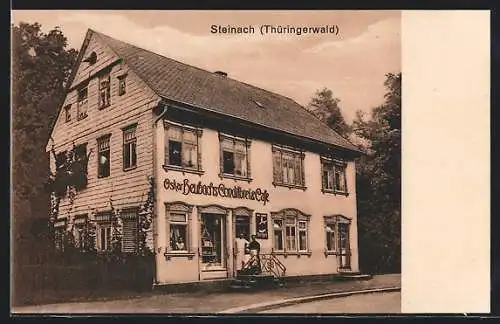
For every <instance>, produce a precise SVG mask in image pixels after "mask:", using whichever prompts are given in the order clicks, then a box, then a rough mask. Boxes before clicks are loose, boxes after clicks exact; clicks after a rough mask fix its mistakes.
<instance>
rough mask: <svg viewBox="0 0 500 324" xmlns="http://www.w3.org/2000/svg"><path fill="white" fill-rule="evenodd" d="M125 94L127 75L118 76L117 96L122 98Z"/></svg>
mask: <svg viewBox="0 0 500 324" xmlns="http://www.w3.org/2000/svg"><path fill="white" fill-rule="evenodd" d="M126 92H127V75H126V74H124V75H120V76H119V77H118V95H119V96H123V95H124V94H125V93H126Z"/></svg>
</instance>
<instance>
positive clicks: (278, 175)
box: [271, 144, 307, 191]
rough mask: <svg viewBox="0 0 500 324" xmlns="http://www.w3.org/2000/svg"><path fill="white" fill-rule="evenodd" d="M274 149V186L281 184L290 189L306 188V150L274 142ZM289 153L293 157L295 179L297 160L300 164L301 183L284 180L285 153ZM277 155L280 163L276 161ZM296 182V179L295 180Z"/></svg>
mask: <svg viewBox="0 0 500 324" xmlns="http://www.w3.org/2000/svg"><path fill="white" fill-rule="evenodd" d="M271 151H272V159H273V161H272V164H273V182H272V183H273V186H275V187H276V186H280V187H287V188H289V189H293V188H295V189H302V190H304V191H305V190H306V189H307V187H306V179H305V171H304V170H305V166H304V160H305V152H304V151H302V150H300V149H295V148H291V147H287V146H284V145H277V144H273V145H272V147H271ZM284 153H285V154H289V155H292V157H293V159H294V160H293V170H294V179H296V172H295V171H296V170H297V168H296V167H297V162H298V164H299V166H298V169H299V170H300V172H298V173H297V174H298V175H300V183H299V184H297V183H290V182H285V181H284V176H283V164H284V163H283V161H284V159H283V155H284ZM276 157H278V158H279V165H277V163H276ZM294 182H295V181H294Z"/></svg>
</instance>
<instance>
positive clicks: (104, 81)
mask: <svg viewBox="0 0 500 324" xmlns="http://www.w3.org/2000/svg"><path fill="white" fill-rule="evenodd" d="M110 104H111V83H110V75H109V73H107V74H105V75H101V76H100V77H99V102H98V107H99V109H102V108H106V107H107V106H109V105H110Z"/></svg>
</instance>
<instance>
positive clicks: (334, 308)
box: [261, 292, 401, 314]
mask: <svg viewBox="0 0 500 324" xmlns="http://www.w3.org/2000/svg"><path fill="white" fill-rule="evenodd" d="M400 312H401V293H400V292H390V293H374V294H363V295H352V296H348V297H342V298H332V299H324V300H318V301H314V302H310V303H304V304H296V305H292V306H285V307H281V308H277V309H272V310H267V311H263V312H261V314H279V313H288V314H290V313H319V314H331V313H336V314H338V313H372V314H373V313H384V314H394V313H400Z"/></svg>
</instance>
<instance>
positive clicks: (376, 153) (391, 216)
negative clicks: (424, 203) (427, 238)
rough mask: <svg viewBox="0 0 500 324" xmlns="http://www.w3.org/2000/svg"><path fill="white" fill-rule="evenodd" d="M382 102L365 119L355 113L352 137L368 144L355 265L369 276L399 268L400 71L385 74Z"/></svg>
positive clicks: (360, 171)
mask: <svg viewBox="0 0 500 324" xmlns="http://www.w3.org/2000/svg"><path fill="white" fill-rule="evenodd" d="M384 85H385V87H386V91H387V92H386V94H385V96H384V98H385V100H384V103H383V104H382V105H380V106H378V107H376V108H374V109H373V110H372V113H371V116H370V117H371V118H369V119H368V120H365V118H364V116H363V114H362V113H360V112H358V113H357V117H356V120H355V121H354V123H353V129H354V132H355V133H356V135H357V136H359V137H361V138H363V139H364V140H366V141H367V143H368V146H367V147H366V148H365V149H366V152H367V154H366V155H365V156H363V157H362V158H361V159H360V161H359V162H358V167H357V200H358V228H359V252H360V265H361V266H362V267H364V268H365V269H366V270H368V271H370V272H387V271H394V272H399V271H400V267H401V73H398V74H392V73H389V74H387V75H386V81H385V82H384Z"/></svg>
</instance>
